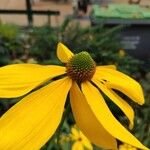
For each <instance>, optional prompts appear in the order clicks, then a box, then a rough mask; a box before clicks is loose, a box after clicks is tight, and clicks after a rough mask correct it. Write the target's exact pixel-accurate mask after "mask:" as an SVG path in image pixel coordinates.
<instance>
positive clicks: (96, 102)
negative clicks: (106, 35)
mask: <svg viewBox="0 0 150 150" xmlns="http://www.w3.org/2000/svg"><path fill="white" fill-rule="evenodd" d="M57 56H58V58H59V59H60V60H61V62H63V63H65V65H66V67H62V66H55V65H46V66H42V65H37V64H15V65H8V66H5V67H1V68H0V97H1V98H12V97H19V96H22V95H25V94H27V93H29V92H30V91H32V90H33V89H35V88H37V87H39V86H40V87H41V85H43V87H42V88H39V89H38V90H35V91H33V92H32V93H29V94H28V95H27V96H25V97H24V98H23V99H22V100H21V101H20V102H18V103H17V104H16V105H14V106H13V107H12V108H11V109H9V110H8V111H7V112H6V113H5V114H4V115H3V116H2V117H1V118H0V149H1V150H20V149H21V150H37V149H40V148H41V147H42V146H43V145H44V144H45V143H46V142H47V141H48V140H49V139H50V137H51V136H52V135H53V134H54V132H55V131H56V129H57V127H58V125H59V123H60V121H61V118H62V114H63V111H64V105H65V102H66V97H67V95H68V93H69V94H70V103H71V107H72V111H73V115H74V118H75V120H76V124H77V126H78V127H79V128H80V130H81V131H82V132H83V133H84V134H85V136H86V137H87V138H88V139H89V140H90V141H91V142H92V143H94V144H96V145H97V146H100V147H103V148H106V149H117V142H116V139H118V140H120V141H122V142H125V143H128V144H130V145H133V146H135V147H138V148H141V149H148V148H147V147H145V146H144V145H143V144H142V143H141V142H140V141H138V140H137V139H136V138H135V137H134V136H133V135H132V134H131V133H130V132H129V131H128V130H127V129H126V128H124V127H123V126H122V125H121V124H120V123H119V121H118V120H117V119H116V118H115V117H114V116H113V114H112V113H111V111H110V110H109V108H108V106H107V104H106V103H105V100H104V99H103V97H102V95H101V92H103V93H104V94H106V95H107V96H108V97H109V98H110V99H111V100H112V101H113V102H114V103H115V104H116V105H117V106H118V107H120V109H121V110H122V111H123V112H124V113H125V115H126V116H127V117H128V119H129V120H130V125H131V126H133V119H134V111H133V109H132V107H131V106H130V105H129V104H128V103H127V102H126V101H125V100H123V99H122V98H121V97H120V96H119V95H117V93H115V91H113V89H116V90H119V91H121V92H122V93H124V94H126V95H127V96H128V97H130V98H131V99H132V100H133V101H134V102H137V103H138V104H140V105H142V104H143V103H144V98H143V92H142V89H141V86H140V85H139V84H138V83H137V82H136V81H135V80H133V79H131V78H130V77H128V76H127V75H125V74H123V73H121V72H119V71H117V70H116V69H115V66H96V65H95V62H94V61H93V59H92V58H91V56H90V55H89V54H88V53H87V52H81V53H78V54H76V55H74V54H73V53H72V52H71V51H70V50H69V49H68V48H67V47H66V46H64V45H63V44H62V43H59V44H58V48H57ZM55 77H57V78H55ZM60 78H61V79H60ZM52 79H53V80H52ZM46 83H47V84H46ZM99 89H100V90H99Z"/></svg>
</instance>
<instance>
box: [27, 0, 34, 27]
mask: <svg viewBox="0 0 150 150" xmlns="http://www.w3.org/2000/svg"><path fill="white" fill-rule="evenodd" d="M26 10H27V17H28V24H29V26H30V25H32V23H33V16H32V6H31V0H26Z"/></svg>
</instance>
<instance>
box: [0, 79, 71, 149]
mask: <svg viewBox="0 0 150 150" xmlns="http://www.w3.org/2000/svg"><path fill="white" fill-rule="evenodd" d="M70 87H71V80H70V79H68V78H63V79H60V80H57V81H54V82H52V83H50V84H48V85H47V86H45V87H43V88H41V89H39V90H37V91H35V92H33V93H31V94H30V95H28V96H26V97H25V98H23V99H22V100H21V101H20V102H18V103H17V104H16V105H15V106H13V107H12V108H11V109H10V110H8V111H7V112H6V113H5V114H4V115H3V116H2V117H1V119H0V149H2V150H3V149H5V150H10V149H13V150H37V149H40V148H41V147H42V146H43V145H44V144H45V143H46V142H47V141H48V139H49V138H50V137H51V136H52V135H53V134H54V132H55V130H56V128H57V127H58V124H59V123H60V121H61V117H62V113H63V110H64V104H65V101H66V97H67V93H68V91H69V89H70Z"/></svg>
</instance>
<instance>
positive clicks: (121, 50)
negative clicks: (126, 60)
mask: <svg viewBox="0 0 150 150" xmlns="http://www.w3.org/2000/svg"><path fill="white" fill-rule="evenodd" d="M125 55H126V52H125V51H124V50H123V49H120V50H119V56H120V57H124V56H125Z"/></svg>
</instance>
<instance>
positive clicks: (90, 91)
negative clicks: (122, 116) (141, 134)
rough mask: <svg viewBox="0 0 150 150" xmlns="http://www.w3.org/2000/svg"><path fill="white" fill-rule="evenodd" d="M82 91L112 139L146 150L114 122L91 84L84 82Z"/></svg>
mask: <svg viewBox="0 0 150 150" xmlns="http://www.w3.org/2000/svg"><path fill="white" fill-rule="evenodd" d="M82 91H83V93H84V95H85V97H86V100H87V103H88V105H89V106H90V108H91V110H92V111H93V113H94V114H95V116H96V118H97V120H98V121H99V122H100V123H101V124H102V125H103V127H104V128H105V129H106V130H107V131H108V132H109V133H110V134H111V135H112V136H113V137H115V138H117V139H119V140H120V141H122V142H124V143H128V144H130V145H132V146H135V147H138V148H140V149H145V150H148V148H147V147H145V146H144V145H143V144H142V143H141V142H140V141H138V140H137V139H136V138H135V137H134V136H133V135H132V134H131V133H130V132H129V131H128V130H127V129H126V128H124V127H123V126H122V125H121V124H120V123H119V122H118V121H117V120H116V118H115V117H114V116H113V114H112V113H111V112H110V110H109V108H108V106H107V104H106V103H105V101H104V99H103V97H102V96H101V94H100V92H99V91H98V89H96V88H95V87H94V86H93V85H92V84H91V83H89V82H85V83H83V84H82Z"/></svg>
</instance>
